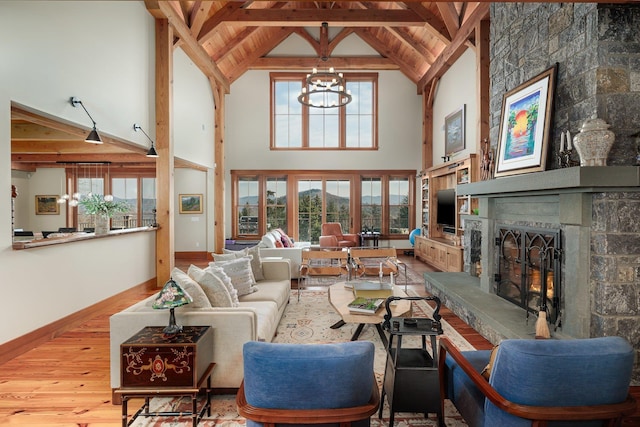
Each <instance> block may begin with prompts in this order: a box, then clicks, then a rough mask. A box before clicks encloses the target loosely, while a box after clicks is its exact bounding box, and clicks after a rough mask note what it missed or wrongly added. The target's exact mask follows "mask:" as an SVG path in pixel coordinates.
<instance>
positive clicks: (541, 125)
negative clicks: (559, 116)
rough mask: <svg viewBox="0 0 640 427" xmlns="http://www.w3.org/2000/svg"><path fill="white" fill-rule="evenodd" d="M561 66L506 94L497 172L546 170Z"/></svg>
mask: <svg viewBox="0 0 640 427" xmlns="http://www.w3.org/2000/svg"><path fill="white" fill-rule="evenodd" d="M557 67H558V65H557V64H556V65H554V66H553V67H551V68H549V69H548V70H546V71H544V72H542V73H540V74H538V75H537V76H536V77H534V78H532V79H531V80H529V81H527V82H525V83H523V84H521V85H520V86H518V87H517V88H515V89H513V90H511V91H509V92H507V93H506V94H505V95H504V97H503V100H502V114H501V116H500V139H499V141H498V153H497V156H496V157H497V161H496V170H495V174H494V176H496V177H500V176H507V175H516V174H522V173H529V172H540V171H543V170H545V167H546V159H547V147H548V145H549V131H550V124H551V117H552V114H553V94H554V89H555V82H556V71H557Z"/></svg>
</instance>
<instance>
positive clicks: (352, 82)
mask: <svg viewBox="0 0 640 427" xmlns="http://www.w3.org/2000/svg"><path fill="white" fill-rule="evenodd" d="M305 76H306V75H304V74H297V73H296V74H293V73H272V74H271V99H272V101H271V118H272V135H271V148H272V149H328V150H335V149H375V148H377V129H376V123H377V118H376V110H377V109H376V105H377V96H376V88H377V84H378V75H377V74H375V73H361V74H345V75H344V78H345V82H346V87H347V90H349V91H351V95H352V101H351V102H350V103H349V104H347V106H346V107H344V108H313V107H307V106H303V105H302V104H300V103H299V102H298V94H299V93H300V91H301V89H302V85H303V84H304V79H305Z"/></svg>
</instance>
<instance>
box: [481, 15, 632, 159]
mask: <svg viewBox="0 0 640 427" xmlns="http://www.w3.org/2000/svg"><path fill="white" fill-rule="evenodd" d="M639 28H640V5H637V4H606V5H604V4H597V3H492V5H491V51H490V55H491V66H490V76H491V100H490V103H491V108H490V109H491V122H490V123H491V132H490V137H491V145H492V146H493V147H494V148H495V147H497V145H498V135H499V127H500V113H501V108H502V97H503V95H504V93H505V92H507V91H509V90H511V89H513V88H515V87H517V86H518V85H520V84H522V83H524V82H526V81H527V80H529V79H531V78H532V77H535V76H536V75H538V74H540V73H541V72H542V71H544V70H546V69H548V68H550V67H552V66H553V65H554V64H555V63H558V74H557V86H556V91H555V110H554V114H553V121H552V130H551V134H550V145H549V153H550V154H549V158H548V159H547V169H555V168H557V167H558V166H557V152H558V150H559V148H560V133H561V132H563V131H566V130H569V131H570V132H571V134H572V135H575V134H576V133H577V132H579V131H580V128H581V126H582V123H583V122H584V121H585V119H588V118H590V117H591V116H593V115H594V114H595V115H597V116H598V117H600V118H602V119H604V120H605V121H607V122H608V123H609V124H610V125H611V130H612V131H613V132H614V133H615V134H616V141H615V143H614V145H613V147H612V149H611V151H610V153H609V159H608V163H607V164H608V165H610V166H615V165H617V166H632V165H635V164H636V154H637V150H638V148H637V144H638V141H639V140H640V138H634V137H631V135H633V134H634V133H636V132H638V131H640V30H638V29H639ZM573 159H574V160H578V157H577V153H574V158H573Z"/></svg>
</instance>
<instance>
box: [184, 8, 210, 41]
mask: <svg viewBox="0 0 640 427" xmlns="http://www.w3.org/2000/svg"><path fill="white" fill-rule="evenodd" d="M212 7H213V2H211V1H201V0H198V1H195V2H193V7H192V8H191V13H190V14H189V28H191V34H192V35H193V37H195V38H196V39H197V38H198V35H199V34H200V31H201V30H202V26H203V25H204V23H205V22H206V20H207V17H208V16H209V12H210V11H211V8H212Z"/></svg>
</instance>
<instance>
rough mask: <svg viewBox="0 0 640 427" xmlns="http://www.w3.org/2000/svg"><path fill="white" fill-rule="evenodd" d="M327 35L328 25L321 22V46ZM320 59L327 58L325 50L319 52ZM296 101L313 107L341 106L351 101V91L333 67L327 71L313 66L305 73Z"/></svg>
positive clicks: (326, 39)
mask: <svg viewBox="0 0 640 427" xmlns="http://www.w3.org/2000/svg"><path fill="white" fill-rule="evenodd" d="M328 37H329V25H328V24H327V23H326V22H323V23H322V27H321V28H320V39H321V43H320V45H321V46H326V45H327V44H328ZM323 41H324V43H323ZM321 59H322V60H323V61H326V60H327V59H328V53H327V52H326V51H323V52H321ZM298 102H300V103H301V104H303V105H306V106H308V107H315V108H336V107H343V106H345V105H347V104H348V103H350V102H351V91H348V90H345V84H344V76H343V75H342V73H336V71H335V70H334V69H333V67H331V68H329V70H328V71H318V69H317V68H314V69H313V71H312V72H311V74H307V78H306V79H305V82H304V86H303V87H302V92H300V93H299V94H298Z"/></svg>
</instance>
